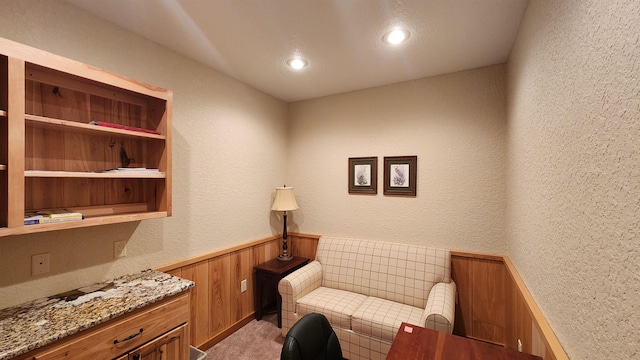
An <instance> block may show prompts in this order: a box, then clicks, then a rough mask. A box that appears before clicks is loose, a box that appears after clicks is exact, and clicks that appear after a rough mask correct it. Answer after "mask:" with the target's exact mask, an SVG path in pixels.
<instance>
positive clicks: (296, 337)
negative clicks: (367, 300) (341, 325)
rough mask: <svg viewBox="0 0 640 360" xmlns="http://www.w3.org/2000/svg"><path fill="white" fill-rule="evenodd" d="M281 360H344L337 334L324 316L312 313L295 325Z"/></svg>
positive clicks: (288, 335)
mask: <svg viewBox="0 0 640 360" xmlns="http://www.w3.org/2000/svg"><path fill="white" fill-rule="evenodd" d="M280 360H343V358H342V349H341V348H340V342H339V341H338V337H337V336H336V333H335V332H334V331H333V329H332V328H331V325H330V324H329V321H328V320H327V318H326V317H325V316H324V315H322V314H316V313H311V314H307V315H305V316H303V317H302V319H300V320H298V322H297V323H295V324H293V326H292V327H291V329H289V332H288V333H287V337H286V338H285V339H284V345H283V346H282V352H281V353H280Z"/></svg>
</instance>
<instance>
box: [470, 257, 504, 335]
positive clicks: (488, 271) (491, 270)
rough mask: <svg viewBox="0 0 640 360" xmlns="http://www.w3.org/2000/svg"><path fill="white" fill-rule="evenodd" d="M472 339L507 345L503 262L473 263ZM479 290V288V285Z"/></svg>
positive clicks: (476, 261)
mask: <svg viewBox="0 0 640 360" xmlns="http://www.w3.org/2000/svg"><path fill="white" fill-rule="evenodd" d="M471 282H472V284H474V286H473V289H472V296H473V300H472V304H473V324H472V334H473V335H472V336H473V337H477V338H480V339H483V340H485V341H489V342H493V343H496V344H502V345H505V315H506V311H507V307H506V295H507V292H506V285H505V268H504V264H503V263H502V262H497V261H494V260H481V259H474V260H473V261H472V280H471ZM476 284H477V285H480V286H477V285H476Z"/></svg>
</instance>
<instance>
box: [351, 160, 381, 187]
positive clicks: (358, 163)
mask: <svg viewBox="0 0 640 360" xmlns="http://www.w3.org/2000/svg"><path fill="white" fill-rule="evenodd" d="M348 189H349V194H377V193H378V157H377V156H374V157H357V158H349V188H348Z"/></svg>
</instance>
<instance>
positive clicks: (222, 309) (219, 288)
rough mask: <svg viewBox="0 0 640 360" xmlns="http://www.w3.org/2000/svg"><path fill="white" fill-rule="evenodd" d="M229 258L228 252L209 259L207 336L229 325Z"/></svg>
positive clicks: (211, 335) (213, 334)
mask: <svg viewBox="0 0 640 360" xmlns="http://www.w3.org/2000/svg"><path fill="white" fill-rule="evenodd" d="M230 260H231V255H230V254H226V255H221V256H217V257H215V258H213V259H211V260H209V306H210V307H211V308H210V311H209V333H208V334H207V335H208V337H209V338H211V337H213V336H215V335H216V334H217V333H219V332H221V331H224V330H225V329H226V328H228V327H229V326H231V287H232V286H231V274H230V272H231V261H230ZM239 285H240V284H239V283H238V287H239Z"/></svg>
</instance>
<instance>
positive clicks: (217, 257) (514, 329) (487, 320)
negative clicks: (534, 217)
mask: <svg viewBox="0 0 640 360" xmlns="http://www.w3.org/2000/svg"><path fill="white" fill-rule="evenodd" d="M319 238H320V235H310V234H298V233H290V234H289V237H288V240H289V249H290V252H291V254H293V255H296V256H302V257H306V258H309V259H311V260H314V259H315V257H316V249H317V246H318V240H319ZM281 249H282V237H280V236H272V237H269V238H265V239H260V240H255V241H250V242H248V243H245V244H239V245H235V246H233V247H230V248H227V249H222V250H218V251H215V252H212V253H209V254H204V255H200V256H197V257H194V258H192V259H187V260H182V261H179V262H177V263H174V264H170V265H167V266H164V267H161V268H158V269H157V270H159V271H163V272H166V273H169V274H172V275H175V276H180V277H182V278H185V279H189V280H192V281H194V282H195V283H196V286H195V288H193V289H192V292H191V323H190V325H191V329H190V332H191V345H193V346H196V347H201V348H208V347H211V346H213V345H215V344H216V343H217V342H219V341H221V340H223V339H224V338H225V337H227V336H229V335H231V334H232V333H233V332H234V331H236V330H238V329H239V328H241V327H242V326H243V325H245V324H246V323H248V322H250V321H251V320H252V319H253V318H254V313H255V308H254V306H255V305H254V303H253V297H254V295H253V294H254V291H255V280H254V272H253V267H254V266H255V265H258V264H262V263H264V262H266V261H269V260H271V259H274V258H276V256H277V255H278V254H279V253H280V252H281ZM451 276H452V278H453V280H454V281H455V282H456V285H457V292H458V293H457V297H456V319H455V326H454V334H456V335H461V336H466V337H471V338H476V339H480V340H484V341H488V342H492V343H497V344H503V345H505V346H507V347H509V348H512V349H517V341H518V339H520V340H521V341H522V345H523V350H524V352H527V353H532V354H534V355H539V356H541V357H543V359H544V360H565V359H568V357H567V355H566V353H565V352H564V350H563V349H562V347H561V346H560V343H559V342H558V340H557V338H556V337H555V334H554V333H553V331H552V330H551V328H550V327H549V324H548V323H547V322H546V320H545V319H544V316H543V315H542V313H541V311H540V309H539V308H538V307H537V305H536V304H535V302H534V301H533V298H532V297H531V294H529V292H528V290H527V288H526V287H525V286H524V283H523V282H522V279H520V277H519V275H518V273H517V271H516V269H515V267H514V266H513V264H511V262H510V260H509V259H508V258H507V257H503V256H496V255H488V254H476V253H467V252H460V251H452V252H451ZM244 279H247V291H246V292H244V293H243V292H242V291H241V288H240V285H241V281H242V280H244Z"/></svg>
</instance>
